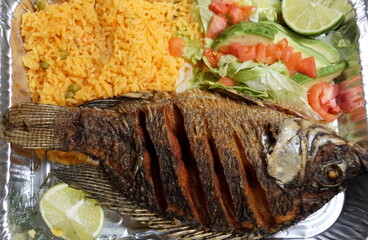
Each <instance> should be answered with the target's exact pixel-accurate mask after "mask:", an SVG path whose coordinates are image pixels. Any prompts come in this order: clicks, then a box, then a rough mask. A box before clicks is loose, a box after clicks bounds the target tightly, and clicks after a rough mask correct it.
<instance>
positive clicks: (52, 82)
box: [21, 0, 201, 105]
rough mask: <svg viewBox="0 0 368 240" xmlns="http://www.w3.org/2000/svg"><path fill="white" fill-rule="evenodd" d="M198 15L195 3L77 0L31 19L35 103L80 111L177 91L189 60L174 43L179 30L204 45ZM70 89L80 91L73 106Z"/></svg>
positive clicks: (25, 25) (29, 60) (25, 33)
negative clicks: (135, 95)
mask: <svg viewBox="0 0 368 240" xmlns="http://www.w3.org/2000/svg"><path fill="white" fill-rule="evenodd" d="M191 9H192V0H179V1H176V0H172V1H170V0H169V1H158V0H154V1H147V0H70V1H68V2H65V3H62V4H53V5H49V6H47V8H46V9H45V10H41V11H37V12H35V13H31V12H28V13H25V14H24V15H23V18H22V25H21V30H22V31H21V34H22V37H23V38H24V47H25V49H26V51H27V53H26V55H25V56H24V57H23V63H24V65H25V66H26V67H27V76H28V79H29V89H30V92H31V96H32V100H33V101H34V102H38V103H46V104H57V105H76V104H80V103H83V102H86V101H89V100H92V99H96V98H108V97H113V96H117V95H120V94H123V93H126V92H133V91H146V90H148V91H150V90H155V89H156V90H160V89H162V90H173V89H174V88H175V81H176V78H177V76H178V70H179V68H180V67H181V66H182V65H183V64H184V60H183V59H182V58H175V57H173V56H171V55H170V54H169V49H168V48H169V47H168V42H169V39H170V38H171V37H172V36H173V33H174V32H175V31H177V30H180V31H181V32H184V34H185V35H186V36H188V37H190V38H191V39H198V40H200V39H201V33H200V31H199V28H198V23H197V22H195V21H194V20H193V18H192V14H191ZM63 54H64V57H62V56H63ZM66 54H67V56H66V58H65V55H66ZM42 63H47V64H48V67H47V68H46V69H45V67H42ZM71 84H76V85H78V86H79V87H80V90H79V91H78V92H77V93H76V94H75V96H74V98H68V99H66V98H65V95H66V93H67V92H68V87H69V85H71Z"/></svg>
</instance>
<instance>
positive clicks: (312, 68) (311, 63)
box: [296, 57, 317, 78]
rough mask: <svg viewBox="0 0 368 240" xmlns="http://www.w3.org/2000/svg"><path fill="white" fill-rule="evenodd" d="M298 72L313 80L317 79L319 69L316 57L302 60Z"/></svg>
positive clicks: (297, 67)
mask: <svg viewBox="0 0 368 240" xmlns="http://www.w3.org/2000/svg"><path fill="white" fill-rule="evenodd" d="M296 70H297V71H298V72H300V73H303V74H305V75H307V76H309V77H311V78H316V77H317V69H316V62H315V60H314V57H308V58H304V59H303V60H301V61H300V63H299V64H298V65H297V66H296Z"/></svg>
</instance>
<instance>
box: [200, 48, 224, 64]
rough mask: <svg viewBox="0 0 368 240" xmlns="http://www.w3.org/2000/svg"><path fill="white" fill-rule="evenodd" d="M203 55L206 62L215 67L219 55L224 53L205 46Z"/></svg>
mask: <svg viewBox="0 0 368 240" xmlns="http://www.w3.org/2000/svg"><path fill="white" fill-rule="evenodd" d="M203 55H204V56H205V57H206V58H207V60H208V62H209V63H210V64H211V67H213V68H215V67H217V65H218V62H219V61H220V58H221V56H223V55H224V54H223V53H219V52H216V51H215V50H213V49H211V48H206V49H205V50H204V53H203Z"/></svg>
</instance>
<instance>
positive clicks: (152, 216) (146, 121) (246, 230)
mask: <svg viewBox="0 0 368 240" xmlns="http://www.w3.org/2000/svg"><path fill="white" fill-rule="evenodd" d="M1 132H2V135H3V136H2V137H3V138H4V139H5V140H6V141H8V142H12V143H16V144H20V145H21V146H23V147H24V148H27V149H37V148H42V149H53V150H61V151H76V152H82V153H86V154H88V155H89V156H91V157H92V158H93V159H94V161H96V163H97V164H96V166H69V167H62V168H57V169H54V170H53V173H54V174H55V175H56V177H58V178H59V179H60V180H62V181H66V182H68V183H70V184H73V185H77V186H80V187H81V188H82V189H84V190H87V191H89V192H91V194H94V195H96V196H97V197H99V198H102V199H103V201H105V202H110V203H111V205H110V207H111V208H112V209H114V208H115V209H117V210H119V209H120V212H122V213H124V214H129V215H131V216H132V217H133V218H134V219H137V220H139V221H141V222H144V223H146V224H149V225H150V226H151V227H153V228H156V229H158V230H160V231H166V232H168V233H169V234H171V235H172V236H174V237H177V238H203V237H207V238H215V237H216V238H225V237H229V238H236V237H239V238H243V237H246V238H255V237H259V236H267V235H270V234H272V233H275V232H277V231H279V230H280V229H283V228H286V227H288V226H290V225H292V224H294V223H296V222H297V221H300V220H302V219H304V218H306V217H307V216H308V215H310V214H311V213H313V212H314V211H316V210H318V209H319V208H321V207H322V206H323V205H324V204H325V203H326V202H328V201H329V200H330V199H331V198H332V197H333V196H335V195H336V194H337V193H338V192H340V191H341V190H343V184H344V183H345V182H346V181H347V180H349V179H351V178H353V177H355V176H357V175H361V174H363V173H365V172H366V171H367V164H368V153H367V151H365V150H364V149H362V148H361V147H360V146H358V145H357V144H355V143H353V142H349V141H347V140H345V139H344V138H342V137H340V136H339V135H338V134H337V133H335V132H334V131H333V130H331V129H330V128H328V127H326V126H323V125H320V124H318V123H316V122H313V121H310V120H308V119H306V118H304V117H303V116H301V115H298V114H297V113H295V112H293V111H290V110H288V109H286V108H283V107H281V106H278V105H275V104H272V103H268V102H263V101H260V100H254V99H252V98H249V97H244V96H240V95H231V94H230V95H229V94H224V93H213V92H207V91H202V90H188V91H186V92H183V93H174V92H155V93H153V94H151V95H150V94H142V96H140V97H139V98H131V97H130V98H129V97H125V98H119V99H110V100H98V101H94V102H90V103H87V104H85V105H84V106H81V107H60V106H51V105H37V104H31V103H25V104H20V105H18V106H14V107H12V108H11V109H10V110H9V111H8V112H7V113H6V114H5V116H4V118H3V123H2V130H1V131H0V133H1ZM108 193H110V195H109V194H108ZM117 193H118V194H117ZM118 199H121V200H118ZM119 201H122V202H123V203H124V204H123V205H124V206H125V207H122V206H121V205H119ZM124 209H125V210H124Z"/></svg>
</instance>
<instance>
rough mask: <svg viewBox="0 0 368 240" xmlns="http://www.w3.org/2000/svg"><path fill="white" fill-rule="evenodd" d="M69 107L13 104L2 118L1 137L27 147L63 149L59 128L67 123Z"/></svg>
mask: <svg viewBox="0 0 368 240" xmlns="http://www.w3.org/2000/svg"><path fill="white" fill-rule="evenodd" d="M69 112H70V108H65V107H59V106H53V105H41V104H32V103H26V104H20V105H17V106H14V107H12V108H11V109H10V110H9V111H8V112H7V113H6V114H5V115H4V117H3V119H2V122H1V125H0V137H1V138H3V139H4V140H5V141H6V142H12V143H15V144H19V145H21V146H22V147H23V148H26V149H40V148H41V149H63V148H64V147H63V142H62V139H61V138H60V137H56V131H57V128H58V127H59V128H60V127H62V126H63V125H65V121H66V120H67V115H69Z"/></svg>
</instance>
